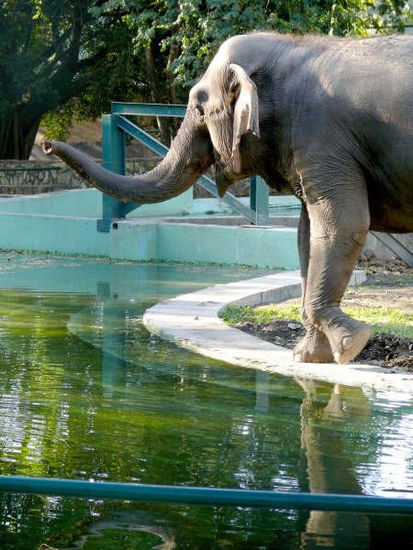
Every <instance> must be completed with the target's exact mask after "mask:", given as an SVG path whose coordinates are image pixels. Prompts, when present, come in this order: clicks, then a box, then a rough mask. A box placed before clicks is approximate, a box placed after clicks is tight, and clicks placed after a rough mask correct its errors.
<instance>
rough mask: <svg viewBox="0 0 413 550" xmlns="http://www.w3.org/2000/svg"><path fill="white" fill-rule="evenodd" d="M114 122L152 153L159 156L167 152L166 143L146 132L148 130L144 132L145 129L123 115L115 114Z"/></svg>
mask: <svg viewBox="0 0 413 550" xmlns="http://www.w3.org/2000/svg"><path fill="white" fill-rule="evenodd" d="M116 123H117V125H118V128H120V129H121V130H123V131H124V132H126V133H127V134H129V135H130V136H132V137H133V138H135V139H137V140H138V141H140V142H141V143H143V144H144V145H145V146H146V147H148V149H150V150H151V151H153V152H154V153H156V154H158V155H160V156H161V157H164V156H165V155H166V154H167V152H168V147H166V145H164V144H163V143H161V142H160V141H159V140H157V139H155V138H154V137H153V136H151V135H150V134H148V132H145V130H142V128H139V126H136V124H133V122H131V121H130V120H128V119H127V118H125V117H124V116H117V117H116Z"/></svg>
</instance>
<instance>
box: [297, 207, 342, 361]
mask: <svg viewBox="0 0 413 550" xmlns="http://www.w3.org/2000/svg"><path fill="white" fill-rule="evenodd" d="M298 249H299V253H300V268H301V285H302V300H301V317H302V321H303V325H304V327H305V329H306V331H307V334H306V335H305V337H304V338H303V339H302V340H301V342H300V343H299V344H298V345H297V346H296V347H295V348H294V352H293V353H294V359H295V361H298V362H300V363H306V362H308V363H331V362H333V361H334V357H333V352H332V350H331V346H330V342H329V341H328V338H327V336H326V335H325V334H324V332H322V331H321V330H318V329H316V328H315V326H314V325H313V324H312V323H311V322H310V320H309V319H308V316H307V314H306V312H305V308H304V303H305V297H306V287H307V277H308V262H309V255H310V219H309V217H308V212H307V208H306V206H305V204H303V206H302V209H301V216H300V223H299V226H298Z"/></svg>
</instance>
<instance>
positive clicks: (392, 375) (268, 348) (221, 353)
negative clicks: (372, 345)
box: [143, 271, 413, 393]
mask: <svg viewBox="0 0 413 550" xmlns="http://www.w3.org/2000/svg"><path fill="white" fill-rule="evenodd" d="M355 276H356V277H357V272H356V274H355ZM300 294H301V281H300V276H299V273H298V272H297V271H288V272H280V273H274V274H271V275H266V276H264V277H257V278H254V279H248V280H244V281H237V282H234V283H228V284H218V285H214V286H211V287H208V288H206V289H202V290H198V291H196V292H192V293H188V294H183V295H180V296H177V297H175V298H172V299H169V300H165V301H163V302H160V303H159V304H156V305H155V306H153V307H151V308H149V309H148V310H146V312H145V313H144V315H143V323H144V325H145V326H146V328H147V329H148V330H149V331H150V332H153V333H155V334H157V335H159V336H160V337H161V338H163V339H166V340H169V341H171V342H174V343H175V344H177V345H178V346H181V347H184V348H187V349H189V350H190V351H193V352H196V353H200V354H202V355H206V356H208V357H211V358H213V359H217V360H219V361H224V362H226V363H230V364H233V365H237V366H241V367H248V368H254V369H259V370H264V371H267V372H273V373H276V374H281V375H284V376H290V377H294V378H305V379H312V380H318V381H323V382H329V383H333V384H343V385H346V386H361V387H364V388H370V389H376V390H396V391H400V392H404V393H406V392H407V393H413V373H409V372H406V371H402V370H401V369H399V370H396V369H391V370H389V369H386V368H383V367H380V366H376V365H367V364H362V363H350V364H348V365H338V364H336V363H324V364H318V363H295V362H294V361H293V357H292V352H291V350H288V349H286V348H283V347H281V346H277V345H274V344H271V343H269V342H266V341H264V340H261V339H260V338H256V337H254V336H251V335H248V334H246V333H244V332H241V331H240V330H237V329H235V328H232V327H229V326H228V325H226V324H225V323H224V322H223V320H222V319H220V318H219V312H220V311H222V310H223V309H224V308H225V307H227V306H228V305H232V304H234V305H250V306H257V305H260V304H264V303H268V302H282V301H284V300H287V299H289V298H294V297H298V296H300Z"/></svg>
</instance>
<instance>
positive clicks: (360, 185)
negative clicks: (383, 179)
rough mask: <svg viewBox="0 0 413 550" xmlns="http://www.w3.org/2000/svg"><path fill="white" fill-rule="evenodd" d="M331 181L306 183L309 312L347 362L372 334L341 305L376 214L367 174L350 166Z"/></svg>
mask: <svg viewBox="0 0 413 550" xmlns="http://www.w3.org/2000/svg"><path fill="white" fill-rule="evenodd" d="M335 177H336V178H337V173H336V174H335ZM334 179H335V178H334ZM331 181H334V180H333V178H331V179H330V178H329V181H328V182H324V181H321V183H320V182H317V183H313V184H311V185H306V186H305V187H306V206H307V210H308V215H309V219H310V247H309V260H308V272H307V284H306V288H305V297H304V311H305V315H306V317H307V318H308V320H309V322H310V323H311V325H312V326H314V327H315V328H316V329H317V330H319V331H322V332H323V333H324V334H325V335H326V337H327V338H328V341H329V343H330V346H331V349H332V351H333V356H334V359H335V360H336V361H337V362H338V363H347V362H348V361H351V360H352V359H353V358H354V357H355V356H356V355H357V354H358V353H359V352H360V351H361V350H362V349H363V347H364V346H365V345H366V343H367V341H368V339H369V337H370V335H371V329H370V327H369V326H368V325H366V324H365V323H362V322H360V321H356V320H355V319H352V318H351V317H349V316H348V315H346V314H345V313H343V311H342V310H341V309H340V307H339V306H340V301H341V298H342V296H343V294H344V291H345V289H346V286H347V284H348V281H349V279H350V276H351V273H352V271H353V268H354V265H355V263H356V261H357V259H358V257H359V255H360V253H361V250H362V248H363V244H364V242H365V239H366V235H367V232H368V229H369V225H370V215H369V207H368V197H367V190H366V186H365V182H364V179H363V177H362V176H361V174H359V173H357V172H356V171H355V172H354V173H350V169H349V168H348V169H347V171H346V173H345V175H344V176H343V178H342V179H341V180H338V183H337V184H331ZM335 181H337V180H336V179H335Z"/></svg>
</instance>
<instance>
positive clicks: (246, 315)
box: [221, 303, 413, 338]
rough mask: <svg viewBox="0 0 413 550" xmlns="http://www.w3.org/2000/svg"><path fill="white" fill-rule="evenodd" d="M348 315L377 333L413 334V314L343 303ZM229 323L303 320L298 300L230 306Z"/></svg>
mask: <svg viewBox="0 0 413 550" xmlns="http://www.w3.org/2000/svg"><path fill="white" fill-rule="evenodd" d="M343 310H344V311H345V313H347V315H350V316H351V317H354V318H355V319H358V320H359V321H365V322H366V323H368V324H369V325H370V326H371V327H372V329H373V331H374V332H375V333H376V334H378V333H380V332H386V333H388V334H390V333H391V334H395V335H397V336H404V337H405V338H413V315H405V314H403V313H400V312H399V311H397V310H395V309H391V308H384V307H373V306H370V307H368V306H365V307H356V306H353V307H343ZM221 317H222V318H223V320H224V321H225V322H226V323H228V324H229V325H235V324H237V323H241V322H245V321H249V322H252V323H260V324H266V323H271V321H274V320H275V319H293V320H295V321H301V314H300V306H299V305H298V304H288V303H287V304H271V305H268V306H261V307H258V308H252V307H249V306H246V307H240V306H228V307H227V308H226V309H225V310H224V311H223V312H222V314H221Z"/></svg>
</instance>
